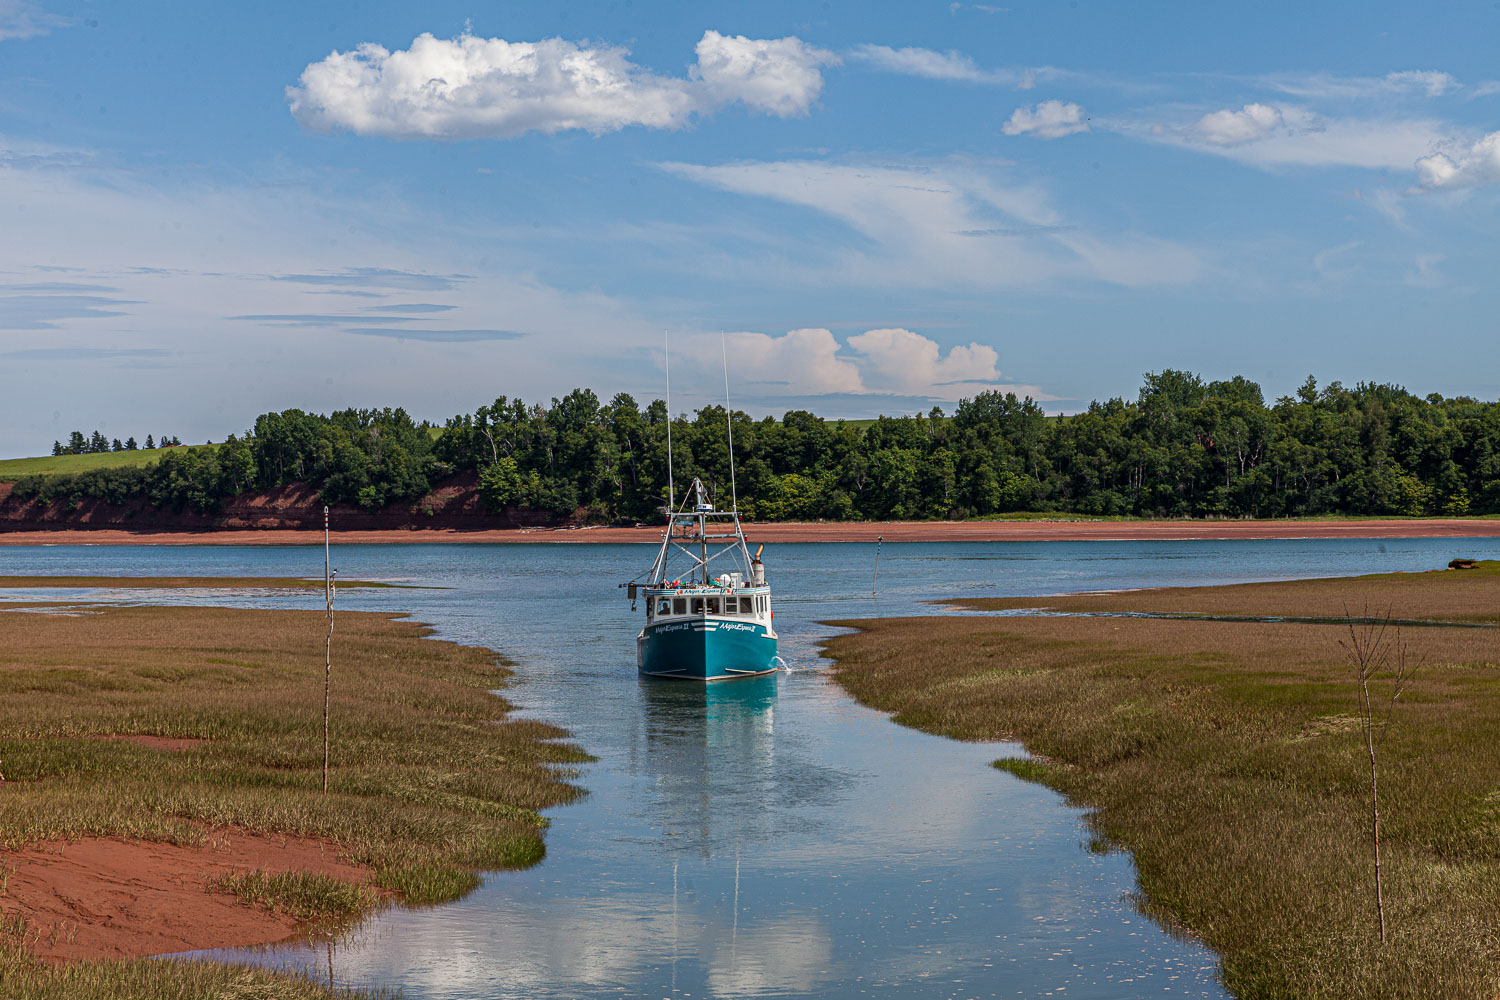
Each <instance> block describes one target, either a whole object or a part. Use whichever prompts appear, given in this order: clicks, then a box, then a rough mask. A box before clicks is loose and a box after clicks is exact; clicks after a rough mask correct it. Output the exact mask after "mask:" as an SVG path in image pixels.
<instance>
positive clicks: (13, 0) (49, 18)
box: [0, 0, 76, 42]
mask: <svg viewBox="0 0 1500 1000" xmlns="http://www.w3.org/2000/svg"><path fill="white" fill-rule="evenodd" d="M74 23H76V22H75V21H74V20H73V18H71V17H64V16H63V15H61V14H52V13H49V12H48V11H45V10H43V9H42V6H41V4H39V3H35V2H33V0H0V42H3V41H5V40H7V39H12V38H16V39H19V38H35V37H37V36H38V35H45V34H47V33H48V32H50V31H52V30H53V29H54V28H66V27H68V26H70V25H72V24H74Z"/></svg>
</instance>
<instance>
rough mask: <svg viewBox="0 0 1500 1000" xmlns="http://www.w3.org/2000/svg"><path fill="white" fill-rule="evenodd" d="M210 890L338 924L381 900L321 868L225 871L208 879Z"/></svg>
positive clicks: (298, 916) (300, 918)
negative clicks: (326, 872)
mask: <svg viewBox="0 0 1500 1000" xmlns="http://www.w3.org/2000/svg"><path fill="white" fill-rule="evenodd" d="M204 888H205V889H206V890H207V891H209V892H223V893H228V894H229V895H231V896H234V897H235V898H237V899H238V900H239V901H240V902H242V903H244V904H245V905H246V906H253V907H257V908H259V909H262V910H268V911H270V912H271V913H282V914H286V915H287V916H289V917H291V918H292V919H294V920H298V921H301V922H304V923H310V924H317V925H319V926H320V927H337V926H339V925H342V924H347V923H349V922H350V921H352V920H354V919H355V918H356V917H362V916H364V915H365V914H366V913H368V912H369V911H370V910H372V909H374V908H375V907H376V906H377V905H378V904H379V903H380V898H381V897H380V894H379V893H378V892H376V891H375V890H374V889H372V888H370V887H369V886H367V885H355V884H353V883H351V882H345V881H344V880H343V879H337V878H333V877H331V876H329V875H324V874H323V873H321V872H265V871H241V872H228V873H225V874H223V875H218V876H215V877H214V878H211V879H209V880H208V883H207V884H206V885H205V887H204Z"/></svg>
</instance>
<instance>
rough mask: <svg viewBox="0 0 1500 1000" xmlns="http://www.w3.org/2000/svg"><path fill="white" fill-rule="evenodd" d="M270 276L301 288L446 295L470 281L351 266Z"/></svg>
mask: <svg viewBox="0 0 1500 1000" xmlns="http://www.w3.org/2000/svg"><path fill="white" fill-rule="evenodd" d="M270 277H271V278H272V279H273V280H275V281H290V282H294V283H296V284H300V285H329V286H345V285H347V286H352V287H357V288H391V289H398V290H401V291H408V292H445V291H448V290H449V289H451V288H454V287H456V286H457V285H458V283H459V282H462V281H467V280H469V278H470V276H469V275H467V274H426V273H423V272H419V271H400V270H395V269H392V268H386V267H351V268H347V269H345V270H343V271H337V272H333V273H330V274H273V275H271V276H270ZM350 294H353V293H350Z"/></svg>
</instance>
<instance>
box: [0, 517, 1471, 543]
mask: <svg viewBox="0 0 1500 1000" xmlns="http://www.w3.org/2000/svg"><path fill="white" fill-rule="evenodd" d="M335 523H338V522H335ZM745 535H746V537H747V538H749V540H750V541H751V543H752V544H758V543H760V542H870V543H872V542H874V541H875V540H876V539H877V538H884V539H885V540H886V541H887V542H1086V541H1182V540H1191V539H1223V538H1465V537H1490V538H1494V537H1500V520H1481V519H1465V518H1445V519H1441V520H1437V519H1434V520H1420V521H1380V520H1369V521H1127V522H1100V521H946V522H945V521H898V522H884V523H882V522H861V523H855V524H807V523H790V524H746V525H745ZM333 537H334V540H335V541H336V542H339V543H341V544H346V545H349V544H361V545H365V544H403V543H404V544H423V543H434V542H442V543H454V542H459V543H476V544H480V543H482V544H496V543H506V542H522V543H529V542H551V543H559V544H567V543H579V544H587V543H590V542H594V543H599V542H615V543H620V542H626V543H629V542H635V543H639V544H656V543H658V542H660V541H661V531H660V529H658V528H656V527H645V528H567V527H564V528H504V529H454V528H426V527H425V526H409V527H406V528H400V529H387V530H350V531H344V530H336V531H334V532H333ZM322 541H323V532H322V526H321V521H320V523H319V526H318V527H317V528H316V529H311V528H309V529H301V530H297V529H259V530H243V529H239V530H236V529H223V528H220V529H215V528H207V529H202V530H196V531H195V530H191V529H187V530H183V529H156V530H146V531H140V530H122V529H111V528H89V529H74V530H41V531H37V530H30V531H13V530H8V529H7V528H6V527H3V526H0V545H314V544H321V543H322Z"/></svg>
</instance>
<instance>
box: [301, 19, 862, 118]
mask: <svg viewBox="0 0 1500 1000" xmlns="http://www.w3.org/2000/svg"><path fill="white" fill-rule="evenodd" d="M628 55H629V51H628V50H627V49H624V48H620V47H617V46H608V45H594V44H590V43H588V42H571V41H567V40H565V39H562V38H549V39H545V40H543V41H540V42H509V41H506V40H505V39H503V38H479V37H476V36H474V35H470V34H464V35H460V36H459V37H457V38H451V39H439V38H435V37H434V36H432V35H430V34H422V35H419V36H417V38H416V39H415V40H414V41H413V42H412V44H411V47H410V48H408V49H404V50H399V51H395V52H392V51H390V50H388V49H386V48H385V47H383V46H380V45H376V44H374V43H373V42H366V43H364V44H362V45H360V46H358V47H357V48H355V49H354V50H353V51H351V52H334V53H332V54H331V55H329V56H328V57H327V58H325V59H323V60H322V61H320V62H316V63H313V64H311V65H310V66H308V67H307V68H306V69H305V70H303V72H302V76H301V79H300V80H299V82H298V84H297V85H296V86H294V87H288V88H287V100H288V101H289V102H290V104H291V110H292V114H293V115H294V116H295V117H296V118H297V120H298V121H299V122H301V123H302V124H303V125H304V126H306V127H308V128H311V129H316V130H318V131H336V130H342V131H349V132H354V133H356V134H359V135H378V136H384V137H386V138H394V139H477V138H488V139H512V138H515V137H517V136H520V135H524V134H526V133H527V132H541V133H544V134H549V135H550V134H553V133H556V132H565V131H572V130H579V131H584V132H592V133H594V134H596V135H597V134H601V133H605V132H617V131H619V130H620V129H623V128H627V127H630V126H644V127H647V128H667V129H670V128H682V127H683V126H685V125H687V124H688V123H689V122H690V121H691V120H692V119H693V117H694V116H695V115H703V114H709V113H712V112H714V111H716V110H718V109H719V108H723V107H726V106H728V105H731V104H740V105H743V106H744V107H746V108H748V109H750V110H752V111H758V112H761V113H764V114H770V115H777V116H780V117H783V118H785V117H793V116H798V115H805V114H807V113H808V110H809V109H810V108H811V107H812V104H813V102H814V101H816V100H817V98H818V94H819V93H821V91H822V89H823V74H822V67H823V66H824V65H827V64H829V63H836V62H838V57H837V56H835V55H834V54H833V53H831V52H828V51H825V50H823V49H819V48H816V47H815V46H812V45H808V44H807V43H806V42H803V41H802V40H801V39H798V38H795V37H786V38H769V39H767V38H746V37H745V36H743V35H722V34H720V33H719V32H717V31H706V32H704V34H703V37H702V39H700V40H699V42H698V45H697V56H698V59H697V62H696V63H695V64H694V65H693V67H692V68H691V70H690V71H689V73H688V75H687V76H686V77H664V76H658V75H656V74H654V73H651V72H649V71H647V70H645V69H643V68H641V67H639V66H637V65H635V64H634V63H632V62H631V61H630V60H629V59H628V58H627V57H628Z"/></svg>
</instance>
